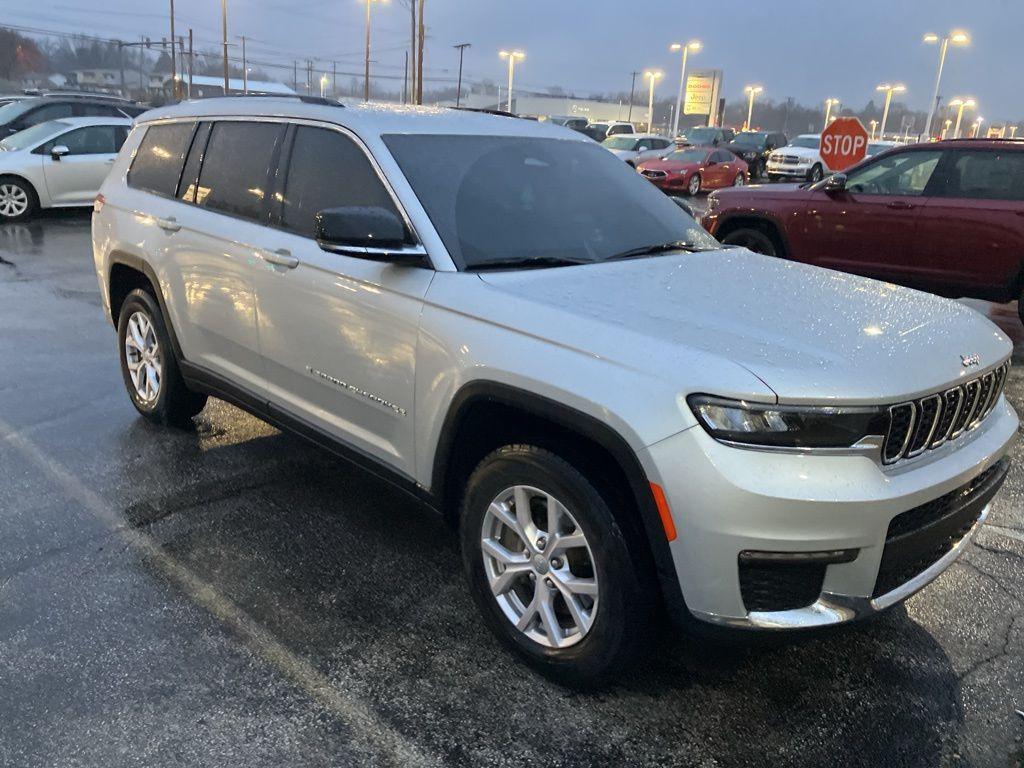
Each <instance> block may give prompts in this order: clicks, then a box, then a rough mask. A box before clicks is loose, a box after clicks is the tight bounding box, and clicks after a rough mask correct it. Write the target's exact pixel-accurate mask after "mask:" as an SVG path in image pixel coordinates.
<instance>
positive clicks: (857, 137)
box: [821, 117, 868, 171]
mask: <svg viewBox="0 0 1024 768" xmlns="http://www.w3.org/2000/svg"><path fill="white" fill-rule="evenodd" d="M867 152H868V132H867V131H866V130H864V126H863V125H861V122H860V120H858V119H857V118H856V117H837V118H836V119H835V120H833V121H832V122H831V123H829V125H828V127H827V128H825V130H824V131H822V133H821V159H822V160H823V161H824V162H825V165H827V166H828V168H829V170H830V171H845V170H846V169H847V168H849V167H850V166H852V165H856V164H857V163H859V162H860V161H861V160H863V159H864V156H865V155H866V154H867Z"/></svg>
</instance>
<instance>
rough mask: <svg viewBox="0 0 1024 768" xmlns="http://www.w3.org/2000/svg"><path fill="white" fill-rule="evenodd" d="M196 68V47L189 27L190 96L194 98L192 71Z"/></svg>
mask: <svg viewBox="0 0 1024 768" xmlns="http://www.w3.org/2000/svg"><path fill="white" fill-rule="evenodd" d="M195 68H196V59H195V49H194V48H193V47H192V27H189V28H188V97H189V98H190V99H191V98H192V72H193V71H194V70H195Z"/></svg>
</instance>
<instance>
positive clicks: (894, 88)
mask: <svg viewBox="0 0 1024 768" xmlns="http://www.w3.org/2000/svg"><path fill="white" fill-rule="evenodd" d="M875 90H876V91H885V108H884V109H883V110H882V128H881V130H880V131H879V134H880V135H881V138H882V140H883V141H885V123H886V121H887V120H888V119H889V107H890V105H891V104H892V95H893V94H894V93H903V92H904V91H905V90H907V86H905V85H903V84H901V83H894V84H890V83H882V84H881V85H880V86H878V87H877V88H875Z"/></svg>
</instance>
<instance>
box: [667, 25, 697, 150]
mask: <svg viewBox="0 0 1024 768" xmlns="http://www.w3.org/2000/svg"><path fill="white" fill-rule="evenodd" d="M700 47H701V42H700V40H691V41H690V42H688V43H686V44H682V43H672V45H670V46H669V50H670V51H678V50H680V49H681V50H682V51H683V68H682V71H681V72H680V73H679V95H678V96H677V97H676V110H675V114H674V115H673V116H672V135H673V136H678V135H679V114H680V113H681V112H682V111H683V88H685V87H686V56H687V54H688V53H689V52H690V51H693V52H694V53H696V52H697V51H699V50H700Z"/></svg>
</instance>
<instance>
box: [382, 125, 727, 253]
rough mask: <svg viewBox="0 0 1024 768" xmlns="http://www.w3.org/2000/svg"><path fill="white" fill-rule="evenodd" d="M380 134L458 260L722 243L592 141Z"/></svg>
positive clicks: (711, 245) (657, 190)
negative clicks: (666, 244) (672, 244)
mask: <svg viewBox="0 0 1024 768" xmlns="http://www.w3.org/2000/svg"><path fill="white" fill-rule="evenodd" d="M384 142H385V143H386V144H387V146H388V149H390V150H391V153H392V154H393V155H394V157H395V160H396V161H397V162H398V165H399V166H400V167H401V169H402V172H403V173H404V174H405V176H406V178H407V179H408V180H409V183H410V184H411V185H412V188H413V191H414V192H415V193H416V196H417V197H418V198H419V200H420V202H421V203H422V204H423V207H424V209H425V210H426V212H427V215H428V216H429V217H430V220H431V222H433V224H434V227H435V228H436V229H437V232H438V234H439V235H440V236H441V240H442V241H443V242H444V244H445V247H447V249H448V252H449V253H450V254H451V256H452V258H453V259H454V260H455V263H456V265H457V266H458V267H459V269H478V268H486V267H487V264H488V263H499V262H500V263H517V264H525V263H528V262H531V261H533V262H540V261H542V260H550V261H559V262H569V261H572V262H576V261H579V262H599V261H605V260H607V259H610V258H613V257H615V256H619V255H622V254H624V253H625V252H627V251H631V250H634V249H637V248H644V247H647V246H657V245H661V244H664V243H670V242H677V241H678V242H685V243H688V244H692V247H694V248H696V249H713V248H718V247H720V246H719V245H718V243H717V242H716V241H715V240H714V238H712V237H711V236H710V235H709V234H708V233H707V232H705V231H704V229H702V228H701V227H700V226H699V225H698V224H697V223H696V222H695V221H694V220H693V219H692V218H691V217H690V216H688V215H687V214H686V213H685V212H684V211H683V210H682V209H680V208H679V206H677V205H676V204H675V203H673V202H672V200H671V198H669V197H668V196H667V195H665V194H664V193H663V192H661V191H660V190H659V189H658V188H657V187H655V186H654V185H652V184H651V183H649V182H648V181H647V180H646V179H644V178H643V177H642V176H640V175H639V174H637V173H635V172H633V171H632V170H631V169H630V168H629V166H627V165H626V164H625V163H623V162H622V161H621V160H619V159H617V158H616V157H615V156H614V155H612V154H610V153H608V152H606V151H605V150H603V149H601V148H600V147H598V146H597V145H596V144H592V143H589V142H583V141H565V140H559V139H548V138H533V137H523V136H443V135H437V136H427V135H414V134H409V135H396V134H392V135H388V136H385V137H384Z"/></svg>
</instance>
